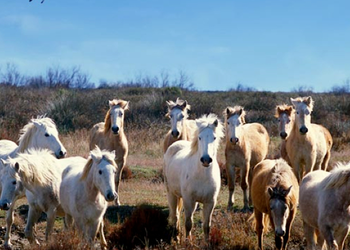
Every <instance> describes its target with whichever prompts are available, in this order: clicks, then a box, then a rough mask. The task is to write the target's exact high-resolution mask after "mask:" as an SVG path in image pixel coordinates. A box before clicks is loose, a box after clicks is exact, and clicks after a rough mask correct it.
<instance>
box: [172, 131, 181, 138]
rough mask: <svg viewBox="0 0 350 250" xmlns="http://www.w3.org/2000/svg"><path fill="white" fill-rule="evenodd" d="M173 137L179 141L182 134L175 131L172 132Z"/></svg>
mask: <svg viewBox="0 0 350 250" xmlns="http://www.w3.org/2000/svg"><path fill="white" fill-rule="evenodd" d="M171 135H172V136H173V137H174V138H176V139H177V138H179V135H180V133H179V131H177V130H173V131H171Z"/></svg>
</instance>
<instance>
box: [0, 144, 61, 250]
mask: <svg viewBox="0 0 350 250" xmlns="http://www.w3.org/2000/svg"><path fill="white" fill-rule="evenodd" d="M2 163H3V165H4V167H3V169H2V170H1V175H2V176H1V182H2V183H1V184H2V189H3V190H2V193H1V198H0V203H2V204H4V203H7V207H11V206H12V204H13V203H14V201H15V200H16V194H18V192H16V191H18V190H23V189H24V190H25V194H26V196H27V200H28V203H29V211H28V219H27V224H26V228H25V236H26V237H27V238H28V240H29V242H30V243H37V244H38V241H37V240H36V239H35V237H34V235H33V226H34V224H35V223H36V222H37V220H38V219H39V217H40V215H41V213H42V212H46V214H47V226H46V234H45V235H46V240H47V239H48V237H49V235H50V233H51V231H52V228H53V225H54V221H55V218H56V214H57V215H59V216H63V215H64V214H63V212H62V209H60V206H59V204H60V203H59V187H60V183H61V174H62V171H63V169H62V167H61V165H60V163H59V160H57V159H56V158H55V157H54V156H53V155H52V154H51V151H48V150H46V149H40V150H31V149H30V150H28V153H19V154H17V156H16V157H15V158H11V157H9V158H8V159H7V160H2ZM11 203H12V204H11Z"/></svg>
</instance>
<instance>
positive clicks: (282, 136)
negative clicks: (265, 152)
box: [280, 131, 288, 140]
mask: <svg viewBox="0 0 350 250" xmlns="http://www.w3.org/2000/svg"><path fill="white" fill-rule="evenodd" d="M287 136H288V134H287V133H286V132H284V131H283V132H281V133H280V137H281V138H282V139H283V140H284V139H286V138H287Z"/></svg>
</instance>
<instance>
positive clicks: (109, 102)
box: [108, 100, 113, 108]
mask: <svg viewBox="0 0 350 250" xmlns="http://www.w3.org/2000/svg"><path fill="white" fill-rule="evenodd" d="M108 106H109V107H110V108H111V107H112V106H113V101H110V100H108Z"/></svg>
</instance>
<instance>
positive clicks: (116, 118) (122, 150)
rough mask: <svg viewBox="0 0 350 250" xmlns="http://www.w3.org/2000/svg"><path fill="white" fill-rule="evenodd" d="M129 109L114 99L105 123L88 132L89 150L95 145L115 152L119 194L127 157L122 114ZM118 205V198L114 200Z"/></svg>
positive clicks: (127, 105)
mask: <svg viewBox="0 0 350 250" xmlns="http://www.w3.org/2000/svg"><path fill="white" fill-rule="evenodd" d="M128 108H129V102H128V101H124V100H118V99H114V100H112V101H109V110H108V111H107V113H106V116H105V122H100V123H97V124H95V125H94V126H93V127H92V129H91V131H90V150H93V149H94V148H95V147H96V145H97V146H98V147H99V148H100V149H106V150H109V151H113V150H115V161H116V163H117V166H118V170H117V174H116V178H115V186H116V192H117V193H118V194H119V182H120V179H121V175H122V171H123V168H124V166H125V163H126V157H127V155H128V149H129V147H128V140H127V138H126V136H125V133H124V112H125V110H127V109H128ZM115 202H116V205H120V201H119V196H118V198H117V199H116V200H115Z"/></svg>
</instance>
